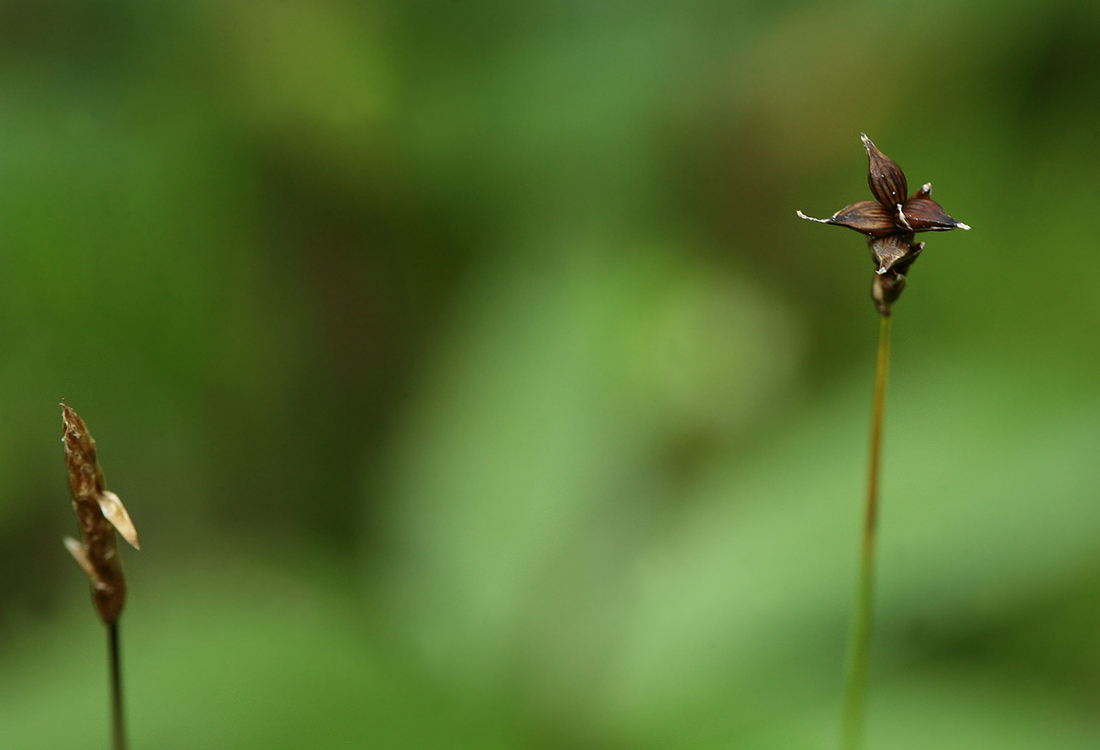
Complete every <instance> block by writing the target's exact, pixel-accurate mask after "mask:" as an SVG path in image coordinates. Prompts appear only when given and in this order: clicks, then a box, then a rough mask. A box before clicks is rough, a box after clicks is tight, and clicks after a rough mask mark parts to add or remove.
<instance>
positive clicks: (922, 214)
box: [899, 193, 970, 232]
mask: <svg viewBox="0 0 1100 750" xmlns="http://www.w3.org/2000/svg"><path fill="white" fill-rule="evenodd" d="M917 195H918V196H919V195H920V193H917ZM899 211H900V212H901V214H902V215H903V216H904V217H905V219H906V220H907V224H908V226H909V228H910V229H912V230H913V231H914V232H946V231H947V230H949V229H970V227H969V226H967V225H966V224H963V223H962V222H961V221H956V220H955V219H952V218H951V217H950V216H948V215H947V212H946V211H944V210H943V206H941V205H940V204H939V203H936V201H934V200H932V199H931V198H918V197H917V196H914V197H912V198H910V199H909V200H908V201H906V202H905V205H903V206H902V207H901V208H900V209H899Z"/></svg>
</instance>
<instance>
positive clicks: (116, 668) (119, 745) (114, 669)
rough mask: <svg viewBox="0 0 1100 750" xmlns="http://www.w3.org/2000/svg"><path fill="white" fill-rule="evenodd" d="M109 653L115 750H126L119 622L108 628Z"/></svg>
mask: <svg viewBox="0 0 1100 750" xmlns="http://www.w3.org/2000/svg"><path fill="white" fill-rule="evenodd" d="M107 652H108V653H109V654H110V658H111V719H112V730H113V731H112V736H113V737H114V744H113V745H112V747H113V750H126V725H125V723H124V719H123V717H124V713H123V711H122V669H121V666H120V664H119V661H120V655H119V653H120V652H119V648H118V622H112V623H111V624H109V625H108V626H107Z"/></svg>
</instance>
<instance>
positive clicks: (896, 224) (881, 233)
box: [797, 133, 970, 316]
mask: <svg viewBox="0 0 1100 750" xmlns="http://www.w3.org/2000/svg"><path fill="white" fill-rule="evenodd" d="M860 138H861V139H862V140H863V146H864V148H866V149H867V160H868V167H867V184H868V185H870V186H871V194H872V195H874V196H875V200H873V201H858V202H857V203H853V204H851V205H849V206H845V207H844V208H842V209H840V210H839V211H837V212H836V213H835V214H833V215H832V216H831V217H829V218H828V219H815V218H813V217H812V216H807V215H806V214H804V213H802V212H801V211H798V212H797V213H798V215H799V216H800V217H801V218H803V219H809V220H810V221H816V222H818V223H820V224H835V225H836V226H840V227H847V228H849V229H854V230H856V231H857V232H860V233H861V234H864V235H866V236H867V243H868V245H869V246H870V248H871V257H872V258H873V259H874V261H875V280H874V283H873V285H872V288H871V298H872V299H873V300H874V302H875V306H876V307H877V308H878V311H879V314H880V315H883V316H887V315H889V314H890V305H891V304H892V303H893V302H894V301H895V300H897V298H898V296H899V295H901V290H902V289H904V288H905V273H906V272H907V271H908V270H909V266H910V265H912V263H913V261H914V260H916V259H917V256H918V255H920V253H921V250H923V249H924V243H923V242H918V243H916V244H914V243H913V234H914V233H916V232H945V231H948V230H951V229H970V227H968V226H967V225H966V224H963V223H962V222H961V221H956V220H955V219H953V218H951V217H950V216H948V215H947V212H946V211H944V210H943V206H941V205H940V204H939V203H936V201H934V200H932V183H925V184H924V185H922V186H921V189H920V190H918V191H917V192H915V193H913V195H911V196H909V198H908V199H907V198H906V197H905V195H906V193H907V192H908V186H907V183H906V180H905V173H904V172H902V171H901V167H899V166H898V165H897V163H896V162H895V161H894V160H893V159H891V158H890V157H888V156H886V154H884V153H882V152H881V151H879V150H878V147H877V146H875V144H874V143H872V142H871V139H870V138H868V137H867V136H866V135H865V134H862V133H861V134H860Z"/></svg>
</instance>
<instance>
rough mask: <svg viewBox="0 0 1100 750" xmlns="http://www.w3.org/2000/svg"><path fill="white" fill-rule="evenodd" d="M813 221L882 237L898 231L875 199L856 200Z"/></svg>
mask: <svg viewBox="0 0 1100 750" xmlns="http://www.w3.org/2000/svg"><path fill="white" fill-rule="evenodd" d="M804 218H809V217H804ZM814 221H820V222H821V223H822V224H835V225H837V226H841V227H848V228H849V229H854V230H856V231H857V232H861V233H863V234H869V235H872V236H874V237H884V236H886V235H888V234H891V233H893V232H896V231H898V228H897V226H896V225H895V224H894V218H893V217H892V216H891V215H890V212H889V211H887V210H886V209H885V208H883V207H882V206H881V205H880V204H879V203H876V202H875V201H858V202H856V203H853V204H852V205H850V206H845V207H844V208H842V209H840V210H839V211H837V212H836V213H835V214H833V215H832V216H830V217H829V218H828V219H815V220H814Z"/></svg>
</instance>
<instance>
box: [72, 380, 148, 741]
mask: <svg viewBox="0 0 1100 750" xmlns="http://www.w3.org/2000/svg"><path fill="white" fill-rule="evenodd" d="M61 419H62V425H63V428H64V436H63V438H62V440H63V442H64V443H65V465H66V467H67V468H68V470H69V490H70V491H71V492H72V495H73V510H74V511H76V518H77V522H78V524H79V526H80V535H81V541H77V540H76V539H73V538H72V537H66V538H65V547H66V548H67V549H68V550H69V552H70V553H71V554H72V556H73V558H74V559H76V562H77V564H78V565H80V567H81V569H82V570H83V571H84V573H85V574H86V575H87V576H88V580H89V581H90V582H91V584H92V602H93V603H94V604H95V609H96V612H97V614H98V615H99V619H100V620H102V621H103V623H104V624H105V625H106V626H107V657H108V663H109V665H110V707H111V726H112V748H113V749H114V750H124V748H125V747H126V731H125V724H124V716H123V710H122V672H121V655H120V652H119V637H118V619H119V615H121V614H122V606H123V604H125V602H126V581H125V579H124V578H123V577H122V563H121V561H120V560H119V556H118V546H117V545H116V544H115V532H116V531H118V533H119V534H121V535H122V538H123V539H125V540H126V541H127V542H129V543H130V544H132V545H133V546H134V548H135V549H140V548H139V547H138V538H137V530H136V529H134V524H133V521H131V520H130V515H129V513H127V512H126V508H125V506H123V504H122V501H121V500H119V498H118V495H116V494H115V493H113V492H109V491H108V490H107V488H106V486H105V483H104V481H103V471H102V470H100V468H99V463H98V462H97V460H96V449H95V440H93V439H92V436H91V434H89V432H88V426H87V425H86V424H84V420H83V419H81V418H80V417H79V416H78V415H77V413H76V412H75V411H73V410H72V409H71V408H70V407H69V406H68V405H66V404H65V402H64V401H62V402H61Z"/></svg>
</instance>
